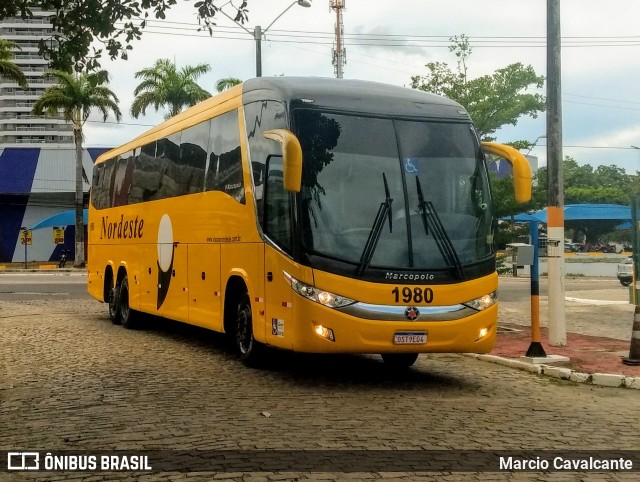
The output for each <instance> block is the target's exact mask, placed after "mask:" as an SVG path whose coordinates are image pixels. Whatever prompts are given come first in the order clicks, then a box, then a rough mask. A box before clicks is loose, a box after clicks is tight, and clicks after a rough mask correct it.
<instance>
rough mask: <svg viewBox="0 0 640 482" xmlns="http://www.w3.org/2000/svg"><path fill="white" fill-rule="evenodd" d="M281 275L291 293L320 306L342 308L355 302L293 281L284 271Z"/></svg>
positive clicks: (295, 280)
mask: <svg viewBox="0 0 640 482" xmlns="http://www.w3.org/2000/svg"><path fill="white" fill-rule="evenodd" d="M282 273H283V274H284V277H285V279H286V280H287V283H289V285H290V286H291V288H292V289H293V291H295V292H296V293H298V294H299V295H300V296H304V297H305V298H307V299H309V300H311V301H315V302H316V303H320V304H321V305H324V306H328V307H329V308H342V307H343V306H347V305H352V304H353V303H355V302H356V301H355V300H352V299H351V298H346V297H344V296H340V295H336V294H335V293H331V292H329V291H324V290H319V289H318V288H315V287H314V286H310V285H308V284H306V283H303V282H302V281H299V280H297V279H295V278H294V277H293V276H291V275H290V274H289V273H287V272H286V271H283V272H282Z"/></svg>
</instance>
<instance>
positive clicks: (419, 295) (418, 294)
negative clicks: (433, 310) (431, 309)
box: [391, 286, 433, 303]
mask: <svg viewBox="0 0 640 482" xmlns="http://www.w3.org/2000/svg"><path fill="white" fill-rule="evenodd" d="M391 294H393V295H394V296H395V302H396V303H398V302H400V297H402V302H403V303H431V302H432V301H433V290H432V289H431V288H417V287H416V288H413V289H411V288H409V287H408V286H405V287H404V288H402V290H400V287H399V286H396V287H395V288H394V289H392V290H391Z"/></svg>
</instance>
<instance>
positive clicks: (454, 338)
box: [292, 298, 498, 353]
mask: <svg viewBox="0 0 640 482" xmlns="http://www.w3.org/2000/svg"><path fill="white" fill-rule="evenodd" d="M295 307H296V309H294V312H295V315H294V317H293V320H295V321H293V323H295V324H296V326H295V329H294V330H292V332H293V333H294V334H295V335H294V336H295V338H294V340H293V349H294V351H300V352H307V353H488V352H490V351H491V350H492V349H493V345H494V343H495V339H496V328H497V327H496V325H497V314H498V304H497V303H495V304H494V305H493V306H491V307H489V308H487V309H485V310H483V311H475V310H474V312H473V313H472V314H469V315H468V316H464V317H461V318H457V319H446V316H445V315H443V319H438V320H437V321H421V320H420V319H417V320H416V321H409V320H408V319H402V318H397V319H393V320H391V319H385V320H381V319H367V318H361V317H358V316H353V315H351V314H348V313H345V312H343V311H340V310H336V309H331V308H327V307H324V306H322V305H320V304H318V303H314V302H312V301H308V300H303V299H300V298H298V299H297V303H295ZM418 309H420V307H418Z"/></svg>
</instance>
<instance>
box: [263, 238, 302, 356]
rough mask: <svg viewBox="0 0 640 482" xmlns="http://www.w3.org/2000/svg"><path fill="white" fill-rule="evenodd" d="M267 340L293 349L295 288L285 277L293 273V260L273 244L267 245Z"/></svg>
mask: <svg viewBox="0 0 640 482" xmlns="http://www.w3.org/2000/svg"><path fill="white" fill-rule="evenodd" d="M264 250H265V272H266V275H267V282H266V286H265V297H266V301H267V303H266V308H267V309H266V325H267V330H266V333H265V335H266V338H265V340H266V342H267V344H269V345H272V346H277V347H279V348H286V349H289V350H292V349H293V335H294V333H293V331H292V330H293V320H292V319H293V309H292V308H293V305H292V302H293V299H292V298H293V290H292V289H291V286H289V283H287V281H286V279H285V277H284V273H283V272H284V271H286V272H287V273H289V274H293V273H292V271H293V270H292V268H293V266H291V265H292V262H291V261H290V260H289V259H288V258H286V257H285V256H283V255H282V254H281V253H280V252H279V251H278V250H277V249H275V248H274V247H273V246H270V245H268V244H267V245H265V248H264ZM296 274H297V273H296Z"/></svg>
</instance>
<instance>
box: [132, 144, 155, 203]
mask: <svg viewBox="0 0 640 482" xmlns="http://www.w3.org/2000/svg"><path fill="white" fill-rule="evenodd" d="M133 165H134V168H133V181H132V183H131V190H130V191H129V204H135V203H139V202H143V201H149V200H151V199H157V198H158V197H157V196H158V191H159V190H160V183H161V181H162V172H161V171H159V170H158V169H157V168H156V143H155V141H154V142H151V143H150V144H147V145H145V146H143V147H142V148H141V149H140V153H139V154H138V155H137V156H136V157H135V158H134V161H133Z"/></svg>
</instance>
